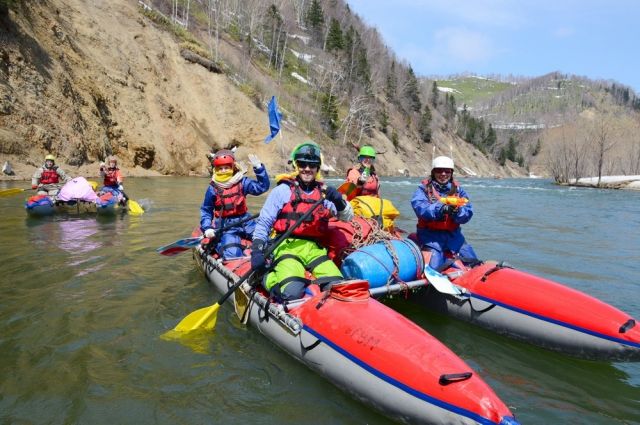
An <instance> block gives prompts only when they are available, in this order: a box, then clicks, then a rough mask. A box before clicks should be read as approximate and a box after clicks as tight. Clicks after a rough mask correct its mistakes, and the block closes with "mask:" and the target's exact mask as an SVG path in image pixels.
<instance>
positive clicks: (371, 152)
mask: <svg viewBox="0 0 640 425" xmlns="http://www.w3.org/2000/svg"><path fill="white" fill-rule="evenodd" d="M358 156H369V157H371V158H375V157H376V150H375V149H374V148H372V147H371V146H363V147H361V148H360V152H359V153H358Z"/></svg>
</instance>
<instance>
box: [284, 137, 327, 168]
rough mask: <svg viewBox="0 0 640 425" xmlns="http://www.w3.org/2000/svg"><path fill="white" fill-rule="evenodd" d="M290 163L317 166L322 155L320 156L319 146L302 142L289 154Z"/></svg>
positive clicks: (320, 161)
mask: <svg viewBox="0 0 640 425" xmlns="http://www.w3.org/2000/svg"><path fill="white" fill-rule="evenodd" d="M291 161H293V162H296V161H306V162H313V163H316V164H318V166H320V164H321V163H322V155H321V154H320V146H318V145H317V144H316V143H314V142H311V141H309V142H304V143H302V144H299V145H298V146H296V147H295V149H294V150H293V152H291Z"/></svg>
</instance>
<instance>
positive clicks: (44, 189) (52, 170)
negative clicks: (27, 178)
mask: <svg viewBox="0 0 640 425" xmlns="http://www.w3.org/2000/svg"><path fill="white" fill-rule="evenodd" d="M69 180H71V178H70V177H69V176H68V175H67V174H66V173H65V172H64V171H62V169H61V168H60V167H58V166H57V165H56V157H55V156H53V155H51V154H48V155H47V156H45V157H44V164H43V165H42V166H41V167H40V168H38V169H37V170H36V172H35V173H34V174H33V177H32V178H31V189H33V190H36V189H37V190H38V195H49V196H55V195H57V194H58V192H59V191H60V188H61V187H62V185H61V183H60V182H61V181H62V183H66V182H68V181H69Z"/></svg>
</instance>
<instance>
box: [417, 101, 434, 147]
mask: <svg viewBox="0 0 640 425" xmlns="http://www.w3.org/2000/svg"><path fill="white" fill-rule="evenodd" d="M418 132H419V133H420V139H421V140H422V141H423V142H424V143H431V111H430V110H429V107H428V106H426V105H425V107H424V112H423V113H422V116H421V117H420V124H419V126H418Z"/></svg>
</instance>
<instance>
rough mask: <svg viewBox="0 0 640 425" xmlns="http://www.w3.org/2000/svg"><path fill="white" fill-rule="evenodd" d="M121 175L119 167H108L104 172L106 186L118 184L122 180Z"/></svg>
mask: <svg viewBox="0 0 640 425" xmlns="http://www.w3.org/2000/svg"><path fill="white" fill-rule="evenodd" d="M119 177H120V169H119V168H117V167H116V168H107V171H105V174H104V182H103V184H104V186H118V185H119V184H120V182H119V181H118V178H119Z"/></svg>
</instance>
